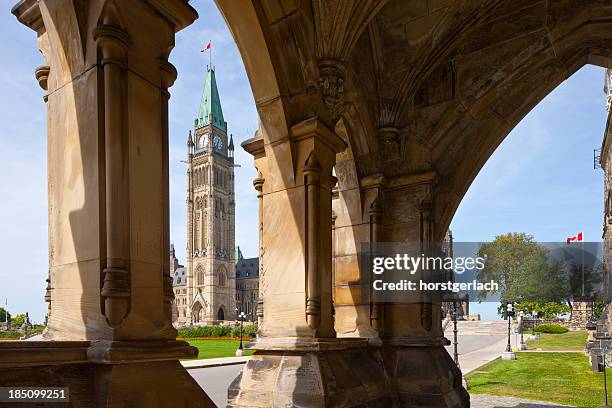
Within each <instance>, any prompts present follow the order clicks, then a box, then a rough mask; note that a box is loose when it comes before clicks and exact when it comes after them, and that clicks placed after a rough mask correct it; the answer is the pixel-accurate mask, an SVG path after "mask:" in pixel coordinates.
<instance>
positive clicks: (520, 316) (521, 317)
mask: <svg viewBox="0 0 612 408" xmlns="http://www.w3.org/2000/svg"><path fill="white" fill-rule="evenodd" d="M524 318H525V312H523V311H522V310H521V311H519V330H520V332H521V344H519V346H518V348H519V350H527V345H526V344H525V340H524V339H523V319H524Z"/></svg>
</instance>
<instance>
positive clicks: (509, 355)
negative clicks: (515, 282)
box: [502, 303, 516, 360]
mask: <svg viewBox="0 0 612 408" xmlns="http://www.w3.org/2000/svg"><path fill="white" fill-rule="evenodd" d="M505 309H506V310H505V311H506V318H507V319H508V344H506V351H504V352H503V353H502V360H516V354H515V353H514V351H512V344H510V323H511V314H512V311H513V310H514V306H512V303H507V304H506V308H505Z"/></svg>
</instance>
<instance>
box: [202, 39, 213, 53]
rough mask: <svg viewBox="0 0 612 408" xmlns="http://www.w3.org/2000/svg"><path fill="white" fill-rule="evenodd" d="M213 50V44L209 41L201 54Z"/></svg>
mask: <svg viewBox="0 0 612 408" xmlns="http://www.w3.org/2000/svg"><path fill="white" fill-rule="evenodd" d="M211 48H212V43H211V42H210V40H208V44H206V47H204V48H202V49H201V50H200V52H204V51H208V50H210V49H211Z"/></svg>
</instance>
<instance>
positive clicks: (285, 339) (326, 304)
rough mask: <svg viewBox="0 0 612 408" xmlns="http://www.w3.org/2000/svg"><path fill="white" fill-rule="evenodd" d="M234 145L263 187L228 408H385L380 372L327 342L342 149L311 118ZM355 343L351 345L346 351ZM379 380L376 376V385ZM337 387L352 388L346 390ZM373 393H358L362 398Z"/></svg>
mask: <svg viewBox="0 0 612 408" xmlns="http://www.w3.org/2000/svg"><path fill="white" fill-rule="evenodd" d="M258 133H259V138H257V139H252V140H250V141H247V142H245V143H244V144H243V147H244V148H245V149H246V150H247V151H248V152H250V153H251V154H253V155H254V156H255V166H256V167H257V169H258V171H259V172H260V173H261V176H260V177H259V178H264V179H265V183H263V186H262V187H263V197H262V198H261V199H260V200H261V201H260V203H261V206H262V210H261V217H262V218H261V220H260V221H262V228H263V232H262V236H261V240H262V241H261V246H262V251H261V258H260V262H262V265H263V276H264V277H265V278H264V280H263V281H262V282H261V287H260V297H261V301H262V303H263V310H264V313H263V316H261V315H260V321H261V323H260V327H259V333H258V337H257V339H256V341H255V342H254V344H252V345H250V348H252V349H255V350H256V354H255V355H254V356H253V357H251V360H249V362H248V363H247V365H246V366H245V368H244V369H243V370H242V373H241V374H240V375H239V376H238V377H237V378H236V379H235V380H234V382H233V383H232V385H231V386H230V389H229V391H228V397H229V401H228V406H232V407H253V406H309V407H324V406H340V405H342V401H346V402H347V404H349V405H347V406H351V405H357V404H358V403H359V404H362V403H363V402H364V401H378V402H379V403H381V404H382V403H383V402H385V401H386V400H385V398H386V396H387V395H388V394H389V390H388V389H387V388H385V387H384V386H382V387H377V386H375V385H373V384H376V385H378V383H379V382H380V381H381V378H380V374H381V372H380V369H381V368H382V365H378V366H377V365H376V363H375V362H373V360H372V359H369V358H367V351H365V350H364V349H363V348H359V347H357V346H358V344H356V342H349V341H344V340H342V339H337V338H336V333H335V331H334V321H333V315H332V295H331V289H332V281H331V279H332V242H331V228H332V205H331V204H332V203H331V197H332V192H331V189H332V186H333V185H334V184H335V179H334V178H333V177H332V168H333V166H334V163H335V158H336V154H337V153H338V152H340V151H342V150H344V149H345V147H346V145H345V143H344V142H343V140H342V139H341V138H340V137H338V136H337V135H336V134H335V133H334V132H332V131H331V130H329V129H328V128H327V127H326V126H325V125H324V124H323V123H322V122H321V121H320V120H318V119H317V118H312V119H308V120H305V121H303V122H300V123H298V124H296V125H294V126H292V127H291V129H290V131H289V137H287V138H286V139H284V140H280V141H279V140H276V141H273V142H270V141H269V139H268V136H267V132H266V129H265V128H263V126H262V128H260V131H259V132H258ZM353 343H355V344H353ZM383 377H384V375H383ZM347 378H358V380H357V381H355V382H354V383H351V384H348V383H346V382H345V381H346V379H347ZM367 387H369V388H368V389H370V388H371V389H373V390H374V391H373V392H372V391H371V392H369V393H368V392H367V391H366V388H367Z"/></svg>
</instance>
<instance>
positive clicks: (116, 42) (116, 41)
mask: <svg viewBox="0 0 612 408" xmlns="http://www.w3.org/2000/svg"><path fill="white" fill-rule="evenodd" d="M93 38H94V41H96V43H97V44H98V46H99V47H100V50H101V51H102V60H101V61H100V63H101V64H102V65H103V66H104V65H106V64H115V65H119V66H121V67H122V68H126V58H127V55H126V52H127V50H128V48H130V46H131V45H132V40H131V39H130V36H129V35H128V33H126V32H125V31H123V30H122V29H120V28H118V27H115V26H112V25H108V24H101V25H99V26H98V27H96V28H95V29H94V30H93Z"/></svg>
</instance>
